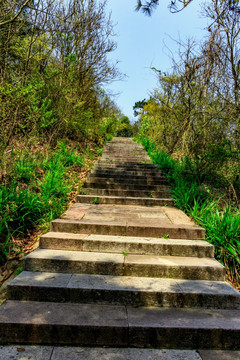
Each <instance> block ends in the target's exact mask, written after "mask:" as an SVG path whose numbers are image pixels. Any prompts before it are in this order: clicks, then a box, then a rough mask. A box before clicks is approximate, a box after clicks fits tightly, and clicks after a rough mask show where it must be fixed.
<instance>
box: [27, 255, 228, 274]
mask: <svg viewBox="0 0 240 360" xmlns="http://www.w3.org/2000/svg"><path fill="white" fill-rule="evenodd" d="M25 270H26V271H48V272H62V273H71V274H72V273H76V274H99V275H116V276H140V277H165V278H171V279H173V278H174V279H187V280H190V279H191V280H211V281H217V280H218V281H224V278H225V269H224V267H223V266H222V265H221V264H220V263H219V262H218V261H216V260H215V259H210V258H196V257H180V256H158V255H135V254H129V255H125V254H116V253H100V252H98V253H96V252H82V251H65V250H48V249H38V250H35V251H34V252H32V253H31V254H29V255H27V257H26V259H25Z"/></svg>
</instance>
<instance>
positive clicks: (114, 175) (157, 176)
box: [90, 171, 166, 182]
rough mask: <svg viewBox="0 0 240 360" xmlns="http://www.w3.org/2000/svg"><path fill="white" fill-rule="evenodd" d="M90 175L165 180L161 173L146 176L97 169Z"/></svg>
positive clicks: (130, 179) (110, 177)
mask: <svg viewBox="0 0 240 360" xmlns="http://www.w3.org/2000/svg"><path fill="white" fill-rule="evenodd" d="M90 177H97V178H105V179H106V178H109V179H116V180H118V179H119V178H120V179H123V178H124V179H128V180H129V181H130V182H131V181H132V180H133V181H134V180H144V181H156V180H160V181H162V180H163V181H166V178H165V177H164V176H162V175H161V174H158V175H154V176H152V175H151V176H147V175H132V174H127V173H124V172H119V173H116V172H111V173H110V172H98V171H93V172H92V173H91V174H90Z"/></svg>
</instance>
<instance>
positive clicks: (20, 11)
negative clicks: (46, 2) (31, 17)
mask: <svg viewBox="0 0 240 360" xmlns="http://www.w3.org/2000/svg"><path fill="white" fill-rule="evenodd" d="M30 1H32V0H25V2H24V3H23V4H22V6H21V7H20V9H19V11H18V12H17V14H16V15H15V16H14V17H13V18H12V19H9V20H6V21H3V22H0V26H4V25H7V24H10V23H12V22H14V21H15V20H16V19H17V18H18V17H19V15H21V13H22V11H23V10H24V8H25V7H26V6H27V5H28V3H30Z"/></svg>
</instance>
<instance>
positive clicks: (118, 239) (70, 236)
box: [41, 231, 214, 248]
mask: <svg viewBox="0 0 240 360" xmlns="http://www.w3.org/2000/svg"><path fill="white" fill-rule="evenodd" d="M41 238H59V239H75V240H85V239H86V240H89V241H90V240H98V241H102V242H120V243H123V244H124V243H138V244H150V245H152V244H156V245H158V244H159V245H160V244H161V245H180V246H199V247H208V248H214V246H213V245H212V244H210V243H208V242H207V241H205V240H190V239H189V240H182V239H170V238H168V239H164V238H149V237H147V238H144V237H142V238H141V237H134V236H114V235H98V234H96V235H93V234H91V235H88V234H73V233H64V232H54V231H50V232H48V233H46V234H44V235H42V236H41Z"/></svg>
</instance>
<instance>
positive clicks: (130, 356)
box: [0, 345, 240, 360]
mask: <svg viewBox="0 0 240 360" xmlns="http://www.w3.org/2000/svg"><path fill="white" fill-rule="evenodd" d="M66 359H69V360H96V359H100V360H239V359H240V352H239V351H221V350H215V351H211V350H200V351H197V350H164V349H163V350H159V349H134V348H126V349H119V348H91V347H90V348H83V347H67V346H65V347H61V346H59V347H51V346H29V345H27V346H26V345H19V346H13V345H11V346H1V347H0V360H66Z"/></svg>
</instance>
